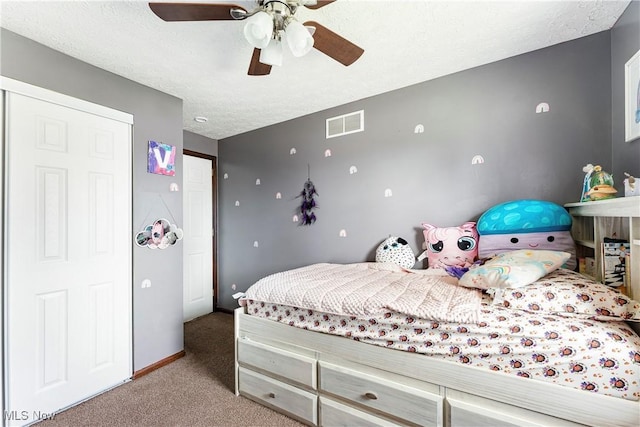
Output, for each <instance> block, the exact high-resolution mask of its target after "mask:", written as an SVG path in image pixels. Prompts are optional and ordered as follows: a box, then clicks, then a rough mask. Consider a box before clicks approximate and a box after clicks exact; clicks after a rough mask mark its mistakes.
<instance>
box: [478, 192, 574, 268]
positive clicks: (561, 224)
mask: <svg viewBox="0 0 640 427" xmlns="http://www.w3.org/2000/svg"><path fill="white" fill-rule="evenodd" d="M571 223H572V220H571V215H569V213H568V212H567V211H566V209H565V208H563V207H562V206H560V205H558V204H556V203H553V202H548V201H544V200H513V201H509V202H504V203H501V204H498V205H496V206H493V207H492V208H490V209H489V210H487V211H486V212H485V213H483V214H482V215H481V216H480V218H479V219H478V233H479V234H480V241H479V244H478V255H479V256H480V258H487V257H490V256H493V255H497V254H500V253H503V252H507V251H513V250H517V249H546V250H553V251H563V252H568V253H570V254H571V258H569V260H568V261H567V263H566V264H565V267H566V268H569V269H575V267H576V249H575V243H574V241H573V238H572V237H571Z"/></svg>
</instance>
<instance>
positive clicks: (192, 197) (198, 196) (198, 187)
mask: <svg viewBox="0 0 640 427" xmlns="http://www.w3.org/2000/svg"><path fill="white" fill-rule="evenodd" d="M183 168H184V174H183V177H184V178H183V184H182V186H183V193H182V194H183V204H184V239H183V240H184V250H183V253H184V261H183V262H184V273H183V274H184V281H183V293H184V321H185V322H186V321H188V320H191V319H195V318H196V317H198V316H203V315H205V314H208V313H211V312H212V311H213V207H212V189H211V187H212V184H211V169H212V164H211V160H209V159H202V158H199V157H193V156H184V157H183Z"/></svg>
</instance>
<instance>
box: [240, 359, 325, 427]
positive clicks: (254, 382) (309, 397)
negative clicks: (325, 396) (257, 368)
mask: <svg viewBox="0 0 640 427" xmlns="http://www.w3.org/2000/svg"><path fill="white" fill-rule="evenodd" d="M238 382H239V391H240V394H241V395H243V396H246V397H248V398H250V399H252V400H256V401H258V402H260V403H262V404H264V405H266V406H269V407H271V408H273V409H276V410H279V411H284V412H286V413H287V414H288V415H290V416H292V417H294V418H297V419H299V420H301V421H304V422H307V423H311V424H313V425H317V424H318V400H317V399H318V398H317V397H316V395H315V394H312V393H309V392H308V391H304V390H302V389H299V388H297V387H294V386H291V385H289V384H285V383H283V382H281V381H278V380H274V379H273V378H270V377H268V376H266V375H262V374H259V373H257V372H253V371H251V370H250V369H245V368H242V367H240V368H239V370H238Z"/></svg>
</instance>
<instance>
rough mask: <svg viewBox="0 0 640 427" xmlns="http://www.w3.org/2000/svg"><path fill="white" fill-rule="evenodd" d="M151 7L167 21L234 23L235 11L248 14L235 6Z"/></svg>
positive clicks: (156, 5)
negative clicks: (232, 14) (233, 15)
mask: <svg viewBox="0 0 640 427" xmlns="http://www.w3.org/2000/svg"><path fill="white" fill-rule="evenodd" d="M149 7H150V8H151V10H152V11H153V13H155V14H156V15H158V17H159V18H160V19H163V20H165V21H233V20H234V18H233V17H232V16H231V11H232V10H233V9H237V10H241V11H244V12H245V13H246V12H247V11H246V10H245V9H244V8H243V7H240V6H236V5H235V4H224V3H218V4H206V3H149Z"/></svg>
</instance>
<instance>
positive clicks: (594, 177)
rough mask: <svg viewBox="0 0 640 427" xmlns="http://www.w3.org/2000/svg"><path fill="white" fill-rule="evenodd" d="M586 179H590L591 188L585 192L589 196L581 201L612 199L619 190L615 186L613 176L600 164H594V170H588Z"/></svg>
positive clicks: (589, 185)
mask: <svg viewBox="0 0 640 427" xmlns="http://www.w3.org/2000/svg"><path fill="white" fill-rule="evenodd" d="M585 168H586V166H585ZM583 170H584V168H583ZM585 180H588V188H589V190H588V191H587V192H586V194H585V195H586V196H587V197H588V198H587V199H586V200H585V199H584V197H583V199H582V200H581V201H588V200H603V199H611V198H613V197H615V196H616V193H617V192H618V190H616V189H615V188H614V187H613V176H612V175H611V174H610V173H607V172H605V171H603V170H602V167H601V166H600V165H596V166H594V167H593V170H592V171H591V172H588V174H587V177H585Z"/></svg>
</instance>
